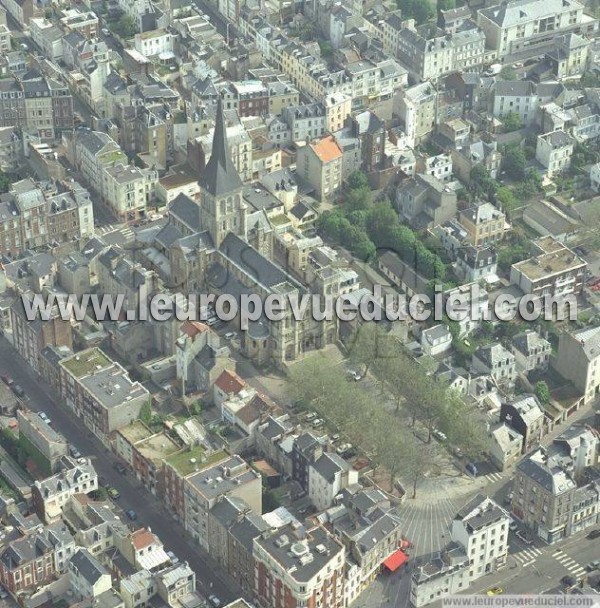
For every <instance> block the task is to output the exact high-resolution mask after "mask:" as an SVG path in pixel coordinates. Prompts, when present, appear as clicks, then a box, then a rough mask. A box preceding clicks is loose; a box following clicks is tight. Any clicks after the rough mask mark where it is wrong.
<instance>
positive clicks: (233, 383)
mask: <svg viewBox="0 0 600 608" xmlns="http://www.w3.org/2000/svg"><path fill="white" fill-rule="evenodd" d="M215 384H216V385H217V386H218V387H219V388H220V389H221V390H222V391H223V392H224V393H226V394H228V395H231V394H234V395H237V394H238V393H239V392H240V391H241V390H242V389H243V388H245V387H246V383H245V382H244V380H242V378H240V377H239V376H238V375H237V374H236V373H235V372H232V371H229V370H228V369H226V370H225V371H224V372H223V373H222V374H221V375H220V376H219V377H218V378H217V381H216V382H215Z"/></svg>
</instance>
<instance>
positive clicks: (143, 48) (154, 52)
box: [134, 29, 174, 57]
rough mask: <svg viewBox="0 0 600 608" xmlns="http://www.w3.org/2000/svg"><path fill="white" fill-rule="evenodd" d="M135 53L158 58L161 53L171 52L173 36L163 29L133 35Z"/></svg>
mask: <svg viewBox="0 0 600 608" xmlns="http://www.w3.org/2000/svg"><path fill="white" fill-rule="evenodd" d="M134 41H135V42H134V46H135V49H136V51H138V52H140V53H141V54H142V55H144V56H146V57H158V56H159V55H161V54H163V53H172V52H173V43H174V36H173V34H172V33H171V32H169V31H167V30H163V29H158V30H149V31H144V32H141V33H139V34H136V35H135V38H134Z"/></svg>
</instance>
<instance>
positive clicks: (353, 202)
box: [344, 187, 373, 212]
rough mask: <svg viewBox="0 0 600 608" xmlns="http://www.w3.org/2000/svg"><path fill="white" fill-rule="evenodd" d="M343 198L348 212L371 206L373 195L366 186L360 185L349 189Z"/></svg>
mask: <svg viewBox="0 0 600 608" xmlns="http://www.w3.org/2000/svg"><path fill="white" fill-rule="evenodd" d="M344 198H345V200H344V208H345V210H346V211H347V212H350V211H357V210H366V209H368V208H369V207H370V206H371V202H372V199H373V195H372V193H371V191H370V190H369V188H368V187H361V188H356V189H354V190H349V191H348V192H347V193H346V195H345V197H344Z"/></svg>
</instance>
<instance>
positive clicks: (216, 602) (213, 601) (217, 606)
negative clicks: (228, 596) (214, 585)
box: [208, 595, 222, 608]
mask: <svg viewBox="0 0 600 608" xmlns="http://www.w3.org/2000/svg"><path fill="white" fill-rule="evenodd" d="M208 601H209V602H210V605H211V606H213V608H221V606H222V603H221V600H220V599H219V598H218V597H217V596H216V595H209V596H208Z"/></svg>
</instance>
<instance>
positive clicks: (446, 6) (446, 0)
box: [437, 0, 456, 11]
mask: <svg viewBox="0 0 600 608" xmlns="http://www.w3.org/2000/svg"><path fill="white" fill-rule="evenodd" d="M437 8H438V11H447V10H450V9H451V8H456V0H437Z"/></svg>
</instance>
